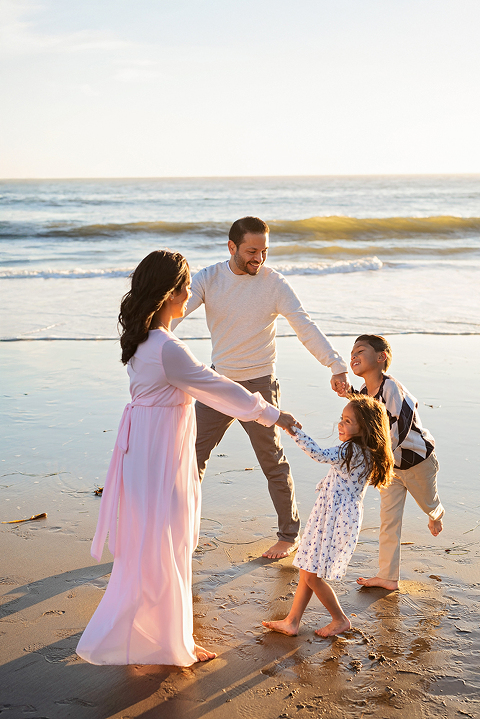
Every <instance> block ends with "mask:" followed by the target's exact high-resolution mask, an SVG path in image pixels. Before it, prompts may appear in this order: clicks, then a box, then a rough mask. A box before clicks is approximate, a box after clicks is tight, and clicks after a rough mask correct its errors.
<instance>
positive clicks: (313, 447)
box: [292, 427, 341, 464]
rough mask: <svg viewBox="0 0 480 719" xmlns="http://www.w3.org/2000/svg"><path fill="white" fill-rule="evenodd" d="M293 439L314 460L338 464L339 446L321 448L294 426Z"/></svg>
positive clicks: (339, 459)
mask: <svg viewBox="0 0 480 719" xmlns="http://www.w3.org/2000/svg"><path fill="white" fill-rule="evenodd" d="M293 431H294V434H293V435H292V436H293V439H294V440H295V442H296V443H297V444H298V446H299V447H300V448H301V449H303V451H304V452H305V454H308V456H309V457H311V458H312V459H314V460H315V461H316V462H322V463H324V464H338V463H339V462H340V461H341V458H340V456H339V451H340V447H329V448H328V449H322V448H321V447H319V446H318V444H317V443H316V442H315V441H314V440H313V439H312V438H311V437H309V436H308V434H305V432H302V430H301V429H298V428H296V427H295V428H294V430H293Z"/></svg>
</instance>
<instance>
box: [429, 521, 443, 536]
mask: <svg viewBox="0 0 480 719" xmlns="http://www.w3.org/2000/svg"><path fill="white" fill-rule="evenodd" d="M428 528H429V530H430V531H431V533H432V534H433V536H434V537H438V535H439V534H440V532H441V531H442V529H443V522H442V520H441V519H429V520H428Z"/></svg>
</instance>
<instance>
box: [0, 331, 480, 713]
mask: <svg viewBox="0 0 480 719" xmlns="http://www.w3.org/2000/svg"><path fill="white" fill-rule="evenodd" d="M351 337H352V335H348V336H346V337H344V338H343V339H342V338H341V337H340V338H339V340H338V342H335V343H334V344H335V346H336V348H337V349H338V350H339V351H340V352H341V353H342V354H343V355H344V356H345V355H348V352H349V348H350V345H351V339H350V338H351ZM392 344H393V353H394V362H393V364H392V374H393V375H394V376H396V377H398V378H399V379H400V381H402V382H403V383H404V384H405V385H406V386H407V387H408V388H409V389H410V390H411V391H412V392H413V393H414V394H415V395H416V396H417V397H418V399H419V402H420V416H421V418H422V421H423V423H424V424H425V426H427V427H428V428H429V429H430V430H431V432H432V434H433V436H434V437H435V439H436V442H437V454H438V456H439V459H440V464H441V471H440V475H439V486H440V496H441V498H442V502H443V503H444V505H445V506H446V510H447V513H446V517H445V530H444V532H442V533H441V535H440V536H439V537H438V538H436V539H434V538H433V537H432V536H431V535H430V533H429V532H428V529H427V526H426V525H427V518H426V517H425V516H424V515H423V514H422V513H421V511H420V510H419V509H418V508H417V507H416V505H415V503H414V502H413V501H408V500H407V505H406V510H405V521H404V532H403V537H402V541H405V542H408V544H405V545H404V546H403V547H402V580H401V584H400V590H399V591H398V592H390V593H389V592H387V591H386V590H381V589H363V588H360V587H359V586H358V585H356V583H355V579H356V578H357V576H360V575H371V574H372V573H374V572H375V568H376V555H377V548H378V525H379V519H378V505H379V502H378V496H377V495H378V493H375V490H373V489H369V490H368V492H367V497H366V499H365V515H364V522H363V527H362V532H361V534H360V541H359V544H358V546H357V549H356V551H355V554H354V557H353V560H352V562H351V563H350V565H349V568H348V571H347V575H346V577H345V578H344V579H343V580H342V581H341V582H336V583H335V585H334V586H335V589H336V590H337V592H338V594H339V598H340V601H341V603H342V605H343V606H344V610H345V612H346V614H347V615H348V616H350V618H351V621H352V625H353V629H352V630H351V631H349V632H346V633H345V634H343V635H341V636H340V637H337V638H332V639H329V640H321V639H320V638H318V637H315V635H314V634H313V629H314V628H315V627H316V626H318V625H319V623H321V622H322V621H324V618H325V611H324V610H323V608H322V607H321V605H320V604H319V603H318V602H316V601H312V603H311V604H310V606H309V608H308V609H307V612H306V614H305V621H304V622H303V624H302V626H301V629H300V632H299V635H298V636H297V637H293V638H290V637H285V636H283V635H280V634H275V633H272V632H268V631H267V630H264V629H263V628H262V626H261V621H262V620H263V619H277V618H279V617H281V616H284V615H285V614H286V613H287V611H288V607H289V606H290V602H291V599H292V596H293V593H294V590H295V582H296V580H297V570H296V569H295V568H293V567H292V565H291V558H289V559H286V560H280V561H274V560H264V559H261V558H259V555H260V554H261V552H262V551H264V550H265V549H266V548H267V547H268V546H269V545H270V544H271V542H272V539H273V538H274V534H275V530H274V529H272V528H273V527H274V525H275V523H276V517H275V515H274V511H273V507H272V505H271V503H270V500H269V497H268V493H267V490H266V483H265V480H264V478H263V475H262V473H261V472H260V471H259V469H258V467H257V465H256V459H255V457H254V455H253V452H252V450H251V448H250V446H249V444H248V440H247V439H246V436H244V433H243V431H242V430H241V428H240V427H239V426H238V424H236V426H234V427H232V428H231V429H230V430H229V432H228V433H227V435H226V436H225V438H224V440H223V441H222V444H221V445H220V446H219V447H218V452H215V453H214V456H212V458H211V461H210V463H209V468H208V472H207V476H206V478H205V481H204V483H203V509H202V527H201V538H200V541H199V545H198V548H197V551H196V552H195V554H194V557H193V569H194V580H193V594H194V614H195V634H196V636H197V639H198V641H199V642H200V643H204V644H205V646H207V647H208V648H211V649H213V650H214V651H217V652H218V653H219V657H218V659H216V660H214V661H212V662H209V663H206V664H198V665H195V666H194V667H192V668H188V669H179V668H172V667H160V666H154V667H151V666H150V667H147V666H130V667H93V666H92V665H89V664H87V663H86V662H84V661H83V660H81V659H79V658H78V657H77V656H76V655H75V652H74V649H75V646H76V643H77V641H78V638H79V636H80V633H81V631H82V630H83V628H84V627H85V625H86V623H87V621H88V620H89V618H90V616H91V614H92V613H93V610H94V608H95V606H96V604H97V603H98V601H99V598H100V592H101V591H102V588H104V587H105V586H106V582H107V579H108V573H109V571H110V569H111V561H112V558H111V556H110V554H109V553H108V550H105V552H104V555H103V557H102V562H101V563H100V564H97V563H96V562H94V560H93V559H92V558H91V557H90V554H89V549H90V547H89V543H90V540H91V537H92V535H93V531H94V527H95V523H96V515H97V512H98V503H99V499H98V498H96V497H94V495H93V489H94V485H95V483H96V484H99V485H101V484H103V482H102V478H103V476H104V474H105V471H106V467H107V466H108V460H109V456H110V452H111V448H112V447H113V442H114V436H115V432H116V427H117V426H118V422H119V419H120V416H121V411H122V409H123V406H124V405H125V403H126V402H127V401H128V386H127V380H126V374H125V370H124V369H123V368H122V367H121V365H120V363H119V362H118V357H117V354H118V348H116V347H113V346H112V345H110V344H108V343H99V344H98V345H96V346H95V345H93V346H92V345H91V344H88V345H74V344H73V343H65V345H62V344H61V343H55V344H53V343H49V342H45V343H41V342H35V343H34V344H30V343H26V344H23V343H18V344H6V345H4V346H3V347H1V351H2V355H3V359H4V362H3V367H4V369H3V377H4V382H5V390H4V391H3V392H2V394H3V395H4V398H5V399H4V403H3V404H4V408H3V409H2V418H3V419H4V422H3V426H4V427H5V431H4V432H2V443H3V445H4V452H3V461H2V464H1V465H0V467H1V472H0V473H1V474H2V478H1V480H0V488H1V492H2V497H3V498H4V500H5V501H4V503H3V509H2V517H1V519H2V520H11V519H18V518H20V517H22V516H31V515H32V514H36V513H39V512H41V511H46V512H47V514H48V517H47V519H45V520H38V521H36V522H27V523H22V524H12V525H6V524H2V525H0V548H1V550H2V556H3V557H4V572H3V577H2V579H1V584H2V586H1V588H2V605H1V608H0V615H1V619H0V632H2V635H3V637H2V638H3V641H2V650H1V656H2V659H1V664H2V666H1V669H0V673H1V677H2V686H3V690H2V698H1V700H0V709H1V710H2V711H5V714H6V716H8V717H9V719H17V718H18V719H19V718H20V717H22V719H23V717H25V716H34V717H37V716H38V717H49V719H57V717H58V719H60V718H61V719H63V718H64V717H73V718H75V719H82V718H83V717H84V716H85V717H89V719H107V718H108V719H120V718H123V719H127V717H128V718H132V719H133V717H142V718H143V719H154V718H155V719H157V718H160V719H163V717H165V719H167V718H168V719H180V718H181V719H184V718H187V719H189V718H190V717H191V718H196V717H198V718H200V717H202V718H203V717H208V718H211V719H227V717H228V719H231V717H236V716H239V717H240V716H242V717H243V716H251V717H256V716H261V717H262V719H277V717H279V716H282V715H283V716H297V715H298V717H299V719H303V717H307V716H322V717H331V718H332V719H337V717H338V719H340V717H341V718H342V719H343V718H344V717H350V716H351V717H359V716H365V717H366V716H368V715H372V716H382V717H387V718H388V719H390V717H396V716H398V712H399V710H402V711H403V713H404V715H405V716H406V717H408V718H410V717H411V718H412V719H416V717H428V718H430V717H432V719H433V717H438V716H442V717H452V719H453V717H458V716H459V712H460V713H461V714H462V715H464V716H471V717H475V716H476V715H478V713H479V711H480V699H479V696H480V677H479V675H478V668H477V667H478V658H479V657H480V630H479V624H480V622H479V620H480V567H479V562H478V556H479V547H480V537H479V536H478V535H479V533H480V528H479V527H478V524H479V519H478V506H480V495H479V490H478V486H477V481H476V477H475V476H474V472H473V467H474V466H475V467H476V461H477V454H478V452H477V449H476V448H477V447H478V444H479V440H478V436H477V431H476V423H475V417H478V407H479V404H480V398H479V397H478V394H477V395H475V394H474V393H475V392H476V391H477V389H476V388H478V386H479V382H478V379H479V374H480V370H479V368H478V366H477V363H476V359H475V358H476V357H478V356H479V352H478V350H479V349H480V340H479V339H478V336H464V335H458V341H457V342H456V343H452V341H451V340H446V339H445V338H444V337H443V336H439V335H437V336H435V335H433V336H432V335H430V336H425V335H416V336H415V335H414V336H412V335H408V336H405V335H396V336H395V338H394V339H392ZM191 348H192V350H193V352H194V353H195V354H196V355H197V356H198V357H199V359H201V360H202V361H205V362H208V361H209V352H210V345H209V343H205V342H204V341H203V340H198V341H194V342H192V344H191ZM278 352H279V359H278V365H277V374H278V377H279V379H280V382H281V388H282V407H284V408H285V409H287V410H288V411H291V412H293V413H294V414H295V415H296V416H298V419H299V420H300V421H301V422H302V423H303V425H304V428H305V431H306V432H307V433H308V434H311V435H312V436H313V437H314V438H315V439H316V440H317V441H318V442H319V443H320V444H322V442H323V444H324V445H327V444H328V446H330V445H332V444H335V441H336V435H335V434H334V432H333V424H334V422H335V420H336V418H337V417H338V414H339V411H340V410H341V407H342V406H343V404H344V402H343V400H340V399H339V398H338V397H337V396H336V395H335V394H334V393H333V392H331V390H330V389H329V387H328V377H329V372H328V371H327V370H326V369H325V368H322V367H321V366H320V365H318V363H317V362H316V361H315V360H314V358H313V357H311V356H310V355H309V353H308V352H307V351H306V350H305V349H304V348H303V347H302V346H301V344H300V343H299V342H298V341H297V340H296V339H292V338H289V337H286V338H279V342H278ZM299 367H301V371H299ZM466 378H467V379H466ZM7 390H8V391H7ZM284 446H285V450H286V453H287V456H288V457H289V460H290V463H291V464H292V467H293V471H294V477H295V482H296V487H297V498H298V503H299V511H300V514H301V518H302V524H303V525H304V524H305V521H306V519H307V517H308V514H309V512H310V509H311V506H312V505H313V502H314V499H315V492H314V488H315V484H316V482H318V479H319V476H320V475H319V473H320V471H322V469H321V467H320V465H317V464H316V463H314V462H312V461H311V460H310V459H309V458H308V457H306V456H305V455H304V454H303V452H301V450H299V449H298V448H297V447H296V446H295V445H294V443H293V441H290V440H289V438H287V437H285V438H284ZM16 455H19V456H16ZM472 464H473V466H472ZM327 469H328V468H326V467H325V468H324V470H323V471H324V473H326V471H327ZM29 475H36V476H35V477H34V476H29ZM409 499H411V498H409ZM7 500H8V501H7ZM447 550H448V551H447ZM367 573H368V574H367Z"/></svg>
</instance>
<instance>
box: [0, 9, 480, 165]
mask: <svg viewBox="0 0 480 719" xmlns="http://www.w3.org/2000/svg"><path fill="white" fill-rule="evenodd" d="M0 25H1V27H2V30H1V36H0V40H1V49H0V60H1V68H2V71H1V79H0V93H1V97H2V110H1V129H0V177H4V178H8V177H11V178H14V177H18V178H21V177H147V176H150V177H151V176H189V175H200V176H202V175H203V176H205V175H292V174H297V175H303V174H309V175H317V174H371V173H380V174H395V173H455V172H458V173H461V172H480V142H479V139H478V128H479V127H480V99H479V96H480V93H479V88H480V42H479V40H478V31H479V28H480V2H479V0H297V1H296V2H295V3H293V2H292V1H291V0H81V2H73V0H38V1H36V0H0Z"/></svg>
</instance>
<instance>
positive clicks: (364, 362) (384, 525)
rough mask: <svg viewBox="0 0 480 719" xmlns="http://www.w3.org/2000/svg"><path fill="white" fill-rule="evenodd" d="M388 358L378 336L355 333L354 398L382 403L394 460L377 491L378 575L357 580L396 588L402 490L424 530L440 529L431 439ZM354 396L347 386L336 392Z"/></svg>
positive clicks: (388, 352) (388, 350) (384, 342)
mask: <svg viewBox="0 0 480 719" xmlns="http://www.w3.org/2000/svg"><path fill="white" fill-rule="evenodd" d="M391 360H392V349H391V347H390V345H389V343H388V342H387V340H386V339H385V338H384V337H381V336H380V335H360V337H357V339H356V340H355V344H354V345H353V349H352V353H351V361H350V367H351V368H352V371H353V373H354V374H355V375H356V376H357V377H362V378H363V380H364V385H363V386H362V388H361V389H360V394H368V395H370V396H371V397H375V399H377V400H379V401H380V402H383V404H384V405H385V408H386V410H387V414H388V418H389V420H390V435H391V438H392V450H393V456H394V459H395V477H394V479H393V481H392V483H391V484H390V485H389V486H388V487H385V488H382V490H381V492H380V498H381V499H380V537H379V542H380V546H379V557H378V562H379V571H378V575H377V576H375V577H371V578H369V579H365V578H364V577H360V578H359V579H357V582H358V583H359V584H362V585H363V586H365V587H383V588H384V589H390V590H395V589H398V580H399V576H400V538H401V532H402V518H403V509H404V506H405V499H406V495H407V492H410V494H411V495H412V497H413V498H414V499H415V501H416V502H417V504H418V506H419V507H420V508H421V509H422V510H423V511H424V512H425V514H427V515H428V518H429V519H428V528H429V529H430V532H431V533H432V534H433V536H434V537H436V536H437V535H438V534H440V532H441V531H442V529H443V523H442V517H443V515H444V514H445V510H444V508H443V507H442V504H441V502H440V498H439V496H438V492H437V472H438V462H437V458H436V456H435V451H434V444H435V442H434V439H433V437H432V435H431V434H430V432H429V431H428V430H427V429H425V428H424V427H422V424H421V422H420V418H419V416H418V413H417V407H418V403H417V400H416V399H415V397H413V396H412V395H411V394H410V393H409V391H408V390H407V389H406V388H405V387H404V386H403V385H402V384H400V382H398V381H397V380H396V379H394V378H393V377H391V376H390V375H387V374H386V371H387V369H388V367H389V365H390V362H391ZM348 393H354V394H357V393H356V392H355V390H353V388H352V387H350V388H349V389H347V387H345V389H344V390H341V391H339V392H338V394H339V395H340V396H345V395H346V394H348Z"/></svg>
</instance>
